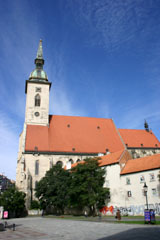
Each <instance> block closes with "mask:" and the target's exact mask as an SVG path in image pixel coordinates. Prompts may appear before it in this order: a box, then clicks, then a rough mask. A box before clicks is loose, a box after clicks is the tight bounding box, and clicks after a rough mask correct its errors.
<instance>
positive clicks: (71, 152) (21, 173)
mask: <svg viewBox="0 0 160 240" xmlns="http://www.w3.org/2000/svg"><path fill="white" fill-rule="evenodd" d="M43 65H44V59H43V50H42V41H41V40H40V43H39V47H38V52H37V57H36V59H35V69H34V70H33V71H32V72H31V74H30V76H29V79H28V80H26V87H25V93H26V111H25V122H24V127H23V131H22V133H21V134H20V139H19V152H18V160H17V172H16V185H17V187H18V188H19V189H20V190H21V191H24V192H25V193H26V194H27V207H29V206H30V202H31V200H32V199H34V189H35V186H36V183H37V182H38V181H39V180H40V179H41V178H42V177H43V176H44V175H45V173H46V171H47V170H49V169H50V168H51V167H52V166H53V165H54V164H61V165H62V166H63V167H66V168H67V169H69V168H71V165H72V164H75V163H78V162H81V161H83V159H85V158H86V157H95V156H101V158H102V163H101V166H102V167H105V166H106V168H107V169H108V168H110V169H111V166H112V169H113V168H114V167H115V166H118V169H119V170H118V172H117V170H115V172H112V170H110V172H112V174H111V175H112V177H111V178H113V177H114V176H115V179H116V174H118V176H121V175H125V173H124V172H122V170H123V169H125V167H126V166H127V165H126V164H127V162H128V161H130V160H131V159H132V160H136V161H138V160H137V159H141V158H146V157H148V156H153V155H157V154H158V153H160V142H159V141H158V139H157V138H156V136H155V135H154V133H153V132H152V131H150V130H149V129H147V128H146V129H144V130H133V129H118V128H117V127H116V126H115V124H114V121H113V120H112V119H105V118H90V117H76V116H60V115H49V94H50V89H51V82H49V81H48V77H47V74H46V72H45V71H44V70H43ZM121 152H122V153H125V154H123V158H121V157H119V158H116V159H118V160H114V161H112V160H113V158H114V157H113V156H117V155H116V154H118V153H121ZM124 156H125V157H124ZM106 159H108V160H106ZM136 161H135V163H136ZM117 164H118V165H117ZM113 165H114V166H113ZM159 167H160V166H159ZM156 169H157V167H156ZM141 171H143V169H141ZM107 172H108V173H109V170H107ZM116 172H117V173H116ZM126 174H127V173H126ZM106 176H107V175H106ZM108 176H109V174H108ZM107 181H109V180H108V179H107V178H106V183H105V184H106V185H107ZM111 181H112V180H111ZM113 182H114V178H113ZM115 182H116V180H115ZM113 185H115V183H112V186H113ZM118 186H119V185H117V188H118ZM110 187H111V186H110ZM117 196H118V195H117ZM110 201H111V202H112V195H111V199H110ZM114 201H116V200H115V198H114Z"/></svg>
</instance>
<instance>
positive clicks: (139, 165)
mask: <svg viewBox="0 0 160 240" xmlns="http://www.w3.org/2000/svg"><path fill="white" fill-rule="evenodd" d="M157 168H160V154H154V155H152V156H147V157H143V158H137V159H131V160H128V161H127V163H126V165H125V167H124V168H123V169H122V171H121V175H123V174H129V173H134V172H142V171H146V170H151V169H157Z"/></svg>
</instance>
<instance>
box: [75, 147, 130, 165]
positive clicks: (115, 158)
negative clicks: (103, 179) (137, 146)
mask: <svg viewBox="0 0 160 240" xmlns="http://www.w3.org/2000/svg"><path fill="white" fill-rule="evenodd" d="M125 152H127V150H124V149H122V150H120V151H118V152H114V153H110V154H107V155H104V156H101V157H95V159H96V158H97V159H99V160H98V162H99V166H100V167H102V166H107V165H111V164H115V163H119V161H120V160H121V158H123V157H124V158H126V156H125ZM78 164H84V161H81V162H78V163H73V164H72V165H71V168H73V167H76V166H77V165H78Z"/></svg>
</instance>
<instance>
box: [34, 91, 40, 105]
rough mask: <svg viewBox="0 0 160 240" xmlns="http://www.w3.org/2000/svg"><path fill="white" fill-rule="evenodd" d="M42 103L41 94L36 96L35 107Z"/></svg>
mask: <svg viewBox="0 0 160 240" xmlns="http://www.w3.org/2000/svg"><path fill="white" fill-rule="evenodd" d="M40 105H41V97H40V95H39V94H37V95H36V96H35V107H40Z"/></svg>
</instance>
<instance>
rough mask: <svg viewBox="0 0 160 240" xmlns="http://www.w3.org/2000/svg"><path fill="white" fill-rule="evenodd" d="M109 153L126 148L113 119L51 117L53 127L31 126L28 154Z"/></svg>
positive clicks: (26, 147) (27, 134)
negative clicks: (38, 152)
mask: <svg viewBox="0 0 160 240" xmlns="http://www.w3.org/2000/svg"><path fill="white" fill-rule="evenodd" d="M35 147H37V148H38V151H44V152H73V153H105V152H106V149H108V150H109V151H110V152H116V151H119V150H121V149H122V148H123V143H122V141H121V139H120V137H119V135H118V133H117V130H116V127H115V125H114V123H113V121H112V119H104V118H90V117H71V116H57V115H53V116H50V125H49V127H47V126H39V125H27V133H26V145H25V150H26V151H34V149H35Z"/></svg>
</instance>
